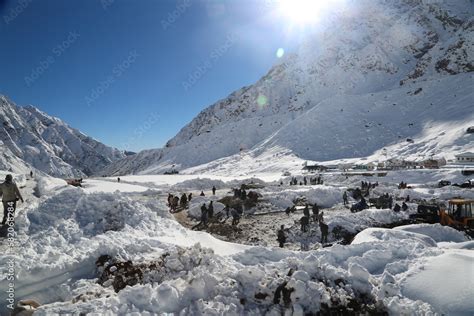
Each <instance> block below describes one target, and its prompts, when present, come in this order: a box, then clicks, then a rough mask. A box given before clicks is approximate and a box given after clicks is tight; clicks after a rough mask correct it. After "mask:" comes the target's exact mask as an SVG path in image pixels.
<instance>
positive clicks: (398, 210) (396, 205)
mask: <svg viewBox="0 0 474 316" xmlns="http://www.w3.org/2000/svg"><path fill="white" fill-rule="evenodd" d="M401 209H402V208H401V207H400V205H398V203H395V206H394V207H393V211H394V212H396V213H398V212H400V210H401Z"/></svg>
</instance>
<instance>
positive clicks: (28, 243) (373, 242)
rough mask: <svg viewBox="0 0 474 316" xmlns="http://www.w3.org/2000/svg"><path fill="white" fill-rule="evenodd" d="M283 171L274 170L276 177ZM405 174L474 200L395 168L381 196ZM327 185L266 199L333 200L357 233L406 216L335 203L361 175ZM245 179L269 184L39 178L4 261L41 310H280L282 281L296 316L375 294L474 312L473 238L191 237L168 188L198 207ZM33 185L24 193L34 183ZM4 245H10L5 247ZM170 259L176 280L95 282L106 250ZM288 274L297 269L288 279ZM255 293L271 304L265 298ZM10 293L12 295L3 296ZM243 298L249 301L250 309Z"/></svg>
mask: <svg viewBox="0 0 474 316" xmlns="http://www.w3.org/2000/svg"><path fill="white" fill-rule="evenodd" d="M280 176H281V175H280V174H267V176H266V179H267V180H276V179H280ZM405 178H408V179H410V181H413V182H414V183H420V185H418V186H417V187H416V188H414V189H413V190H412V191H410V193H411V194H413V195H416V194H419V195H420V196H423V197H428V196H431V197H433V196H437V197H442V196H444V195H446V196H447V195H449V194H451V195H455V194H463V195H468V194H472V193H470V191H469V190H462V189H458V188H443V189H438V188H436V186H435V184H436V183H437V181H439V180H440V179H443V178H450V179H451V180H456V181H461V180H463V179H464V177H462V176H460V175H459V173H455V172H451V171H450V170H447V169H446V170H436V171H429V170H426V171H412V172H409V173H408V172H405V171H400V172H393V173H390V174H389V175H388V176H387V178H385V179H378V180H379V181H380V187H379V190H386V191H388V192H392V193H394V194H397V195H400V196H403V194H404V192H401V191H399V190H396V189H394V188H395V183H396V182H397V181H400V180H399V179H405ZM325 179H326V181H327V185H325V186H311V187H309V186H308V187H301V186H296V187H290V186H284V187H280V186H279V181H278V180H277V181H275V182H273V183H272V182H267V183H264V184H265V188H263V189H261V193H262V194H263V195H264V196H265V195H266V196H267V197H268V198H269V199H270V198H271V197H272V195H274V197H273V199H270V201H272V202H273V203H275V207H276V208H278V209H279V210H280V211H281V210H282V209H283V206H284V205H285V203H288V202H285V201H291V199H292V198H294V197H296V196H298V195H307V196H308V198H309V200H310V201H318V200H321V201H322V200H324V199H326V202H325V203H327V206H326V207H331V209H330V210H325V213H326V217H325V218H326V221H327V223H328V224H329V226H330V228H333V227H335V226H336V225H339V226H343V227H345V228H346V229H347V230H348V231H358V230H359V229H360V228H362V229H363V228H364V227H370V225H373V224H375V223H379V224H383V223H390V222H394V221H398V220H401V219H404V218H406V217H407V215H406V214H395V213H393V212H392V211H390V210H375V209H371V210H367V211H364V212H361V213H357V214H352V213H350V212H349V211H348V210H346V209H344V208H343V207H342V206H341V204H340V202H341V201H340V199H339V200H338V198H337V197H338V196H339V195H340V194H341V192H343V190H344V188H346V187H348V186H351V185H354V184H355V183H358V182H359V181H360V178H350V179H345V177H341V176H340V175H336V174H333V175H326V176H325ZM284 180H285V181H286V180H287V179H284ZM242 181H243V182H247V183H248V182H249V181H254V183H262V182H261V180H258V179H253V180H244V179H241V180H237V179H234V178H231V177H229V178H225V177H212V176H208V175H206V176H204V175H203V176H201V177H200V178H199V179H198V177H196V176H180V175H175V176H130V177H122V178H121V182H120V183H118V182H117V179H115V178H96V179H85V180H84V188H83V189H81V188H71V187H67V186H66V185H65V184H64V181H63V180H59V179H54V178H40V179H39V180H38V181H37V183H38V185H37V189H38V191H39V192H41V195H42V196H41V198H39V199H34V198H33V197H28V198H29V199H31V201H32V203H30V204H29V206H26V207H25V206H24V205H21V206H20V212H19V214H18V217H17V224H18V227H19V234H18V242H19V246H18V247H17V248H16V249H17V252H16V253H13V254H9V253H5V255H3V256H2V257H1V258H0V266H1V267H5V266H6V263H7V261H8V260H9V259H14V260H15V262H16V273H17V279H16V282H15V289H16V297H17V298H19V299H20V298H34V299H37V300H38V301H40V302H41V303H43V304H45V305H43V306H42V307H41V308H40V309H39V310H38V311H37V312H36V314H37V315H50V314H52V313H79V312H84V313H88V312H90V313H92V312H97V313H103V314H109V315H115V314H124V313H130V312H138V313H145V312H149V313H162V312H184V313H192V314H226V313H227V314H261V313H265V312H271V313H273V312H277V311H279V310H280V308H281V307H277V306H276V305H274V304H273V302H272V300H273V295H274V292H275V290H276V288H277V286H278V285H280V284H281V283H282V282H284V281H287V282H288V284H289V285H290V286H291V287H292V288H294V289H295V291H294V292H293V293H292V295H291V298H292V302H293V304H292V306H291V307H290V310H292V311H294V312H297V311H313V312H314V311H318V310H319V309H320V308H321V304H331V298H333V299H334V297H337V300H338V302H339V303H341V304H344V302H346V303H347V302H348V300H349V299H350V298H351V297H354V296H359V295H369V296H371V297H373V298H374V299H375V300H376V301H377V302H378V304H381V305H382V306H384V308H385V309H386V310H388V311H389V312H390V313H392V314H413V313H421V314H424V313H429V312H436V313H446V314H450V315H456V314H463V313H464V314H469V313H470V312H471V311H472V307H473V306H472V284H473V281H474V280H473V274H472V267H473V256H472V250H470V249H472V248H473V247H472V241H469V240H468V239H467V238H466V237H465V236H464V235H463V234H462V233H459V232H457V231H455V230H453V229H451V228H447V227H442V226H440V225H411V226H405V227H401V228H397V229H394V230H389V229H381V228H370V229H366V230H364V231H363V232H362V233H360V234H359V235H357V236H356V238H355V241H354V242H353V244H352V245H349V246H341V245H335V246H333V247H330V248H324V249H322V248H320V249H318V250H313V251H309V252H299V251H290V250H287V249H280V248H275V247H270V246H269V247H261V246H246V245H239V244H233V243H228V242H224V241H221V240H219V239H217V238H215V237H213V236H211V235H209V234H208V233H206V232H196V231H191V230H189V229H187V228H185V227H183V226H181V225H180V224H179V223H178V222H177V221H176V220H175V219H174V218H173V216H172V215H171V214H170V213H169V212H168V208H167V206H166V205H165V204H164V200H165V197H166V195H167V193H168V192H173V193H178V192H195V194H196V195H197V193H199V192H200V191H201V190H204V191H205V192H206V197H204V198H195V205H196V206H199V204H200V201H209V200H211V199H214V198H213V197H212V196H210V195H211V194H210V187H212V185H215V186H216V187H217V188H218V190H219V194H223V195H226V194H227V192H228V191H229V190H230V188H231V187H233V186H236V185H238V184H239V183H241V182H242ZM421 183H424V185H421ZM26 184H27V187H26V188H25V189H24V190H25V191H26V190H27V189H28V188H29V187H32V186H33V184H34V183H33V182H31V181H26ZM448 190H449V191H448ZM447 192H449V194H448V193H447ZM25 194H27V195H28V193H25ZM272 211H276V210H272ZM284 216H286V215H284V214H282V218H284ZM262 229H265V228H264V227H262ZM275 238H276V236H275V237H272V238H271V240H269V241H268V243H269V245H273V246H276V241H275ZM197 243H199V244H200V246H197V245H196V244H197ZM1 247H2V251H4V250H6V244H5V243H2V245H1ZM181 247H184V248H185V249H188V250H185V252H184V254H183V253H181V252H179V250H178V249H179V248H181ZM188 247H190V248H188ZM206 249H210V250H206ZM164 253H168V254H170V260H169V261H168V262H167V263H166V266H165V267H164V268H163V269H165V270H163V271H166V274H165V275H160V279H161V280H162V281H161V282H147V283H145V284H143V285H136V286H133V287H127V288H125V289H124V290H122V291H120V292H119V293H115V292H114V291H113V289H111V288H103V287H102V286H99V285H97V284H96V277H97V276H96V274H95V272H94V271H95V261H96V259H97V258H98V257H99V256H100V255H102V254H109V255H112V256H115V255H116V256H119V257H120V258H122V259H123V260H132V261H133V262H134V263H146V262H151V261H153V260H156V259H157V258H159V257H160V256H161V255H162V254H164ZM193 258H194V259H196V258H198V259H199V262H201V263H200V264H199V265H198V266H194V267H190V268H189V270H186V269H187V268H184V267H186V266H187V265H186V262H188V261H189V260H192V259H193ZM454 266H455V267H457V268H453V267H454ZM183 269H184V270H183ZM290 269H293V270H294V271H295V272H294V273H293V274H292V276H287V274H288V271H289V270H290ZM163 273H165V272H163ZM323 280H325V281H324V282H325V283H324V282H323ZM336 280H344V282H345V286H344V287H341V288H338V287H337V286H336V285H335V283H334V282H335V281H336ZM6 282H7V281H6V279H5V276H3V277H2V281H0V287H1V288H4V287H5V286H6ZM325 284H326V285H325ZM328 284H329V285H328ZM331 284H332V285H331ZM426 284H429V286H426ZM335 289H338V290H337V292H334V291H335ZM86 293H93V295H89V296H87V297H88V298H87V299H85V300H84V301H79V302H74V303H73V301H72V300H73V299H74V298H75V297H78V296H79V295H81V294H83V295H84V294H86ZM257 293H263V294H267V297H266V298H265V299H263V300H257V299H256V298H255V294H257ZM4 295H5V294H4V293H3V292H2V293H1V294H0V296H1V297H0V299H2V300H3V299H4ZM242 299H245V301H246V304H242V303H241V302H242ZM2 312H3V311H2Z"/></svg>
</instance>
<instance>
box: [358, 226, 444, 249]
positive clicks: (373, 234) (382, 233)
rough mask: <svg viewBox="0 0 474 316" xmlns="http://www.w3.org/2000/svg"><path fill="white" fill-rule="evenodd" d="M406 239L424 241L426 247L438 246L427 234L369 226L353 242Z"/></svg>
mask: <svg viewBox="0 0 474 316" xmlns="http://www.w3.org/2000/svg"><path fill="white" fill-rule="evenodd" d="M405 239H410V240H416V241H417V242H420V243H422V244H423V245H424V246H426V247H437V244H436V242H435V241H434V240H433V239H432V238H431V237H428V236H426V235H423V234H417V233H412V232H406V231H403V230H393V229H385V228H367V229H365V230H363V231H362V232H360V233H358V234H357V235H356V236H355V237H354V240H353V241H352V244H353V245H357V244H361V243H374V242H387V241H391V242H393V241H400V240H405Z"/></svg>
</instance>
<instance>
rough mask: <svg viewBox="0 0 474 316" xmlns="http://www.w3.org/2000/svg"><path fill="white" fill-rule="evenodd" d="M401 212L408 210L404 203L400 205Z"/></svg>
mask: <svg viewBox="0 0 474 316" xmlns="http://www.w3.org/2000/svg"><path fill="white" fill-rule="evenodd" d="M402 210H403V211H404V212H406V211H407V210H408V205H407V204H406V203H405V202H403V204H402Z"/></svg>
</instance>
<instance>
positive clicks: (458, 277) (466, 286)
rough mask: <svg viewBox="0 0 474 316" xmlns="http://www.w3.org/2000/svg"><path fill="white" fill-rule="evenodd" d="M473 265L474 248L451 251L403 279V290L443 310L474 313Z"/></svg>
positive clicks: (442, 311) (444, 312)
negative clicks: (471, 249)
mask: <svg viewBox="0 0 474 316" xmlns="http://www.w3.org/2000/svg"><path fill="white" fill-rule="evenodd" d="M473 267H474V253H473V252H472V251H467V250H465V251H457V252H454V253H451V252H447V253H445V254H442V255H440V256H437V257H434V258H432V259H430V260H428V261H427V262H426V263H424V264H422V265H421V266H420V267H419V268H418V269H414V271H411V273H409V274H408V275H407V277H406V278H405V279H404V280H403V281H402V283H401V293H402V295H404V296H406V297H409V298H411V299H413V300H422V301H424V302H427V303H429V304H431V305H432V306H433V307H435V308H436V309H437V310H438V311H439V312H440V313H443V314H447V315H472V311H474V300H473V299H472V296H473V294H474V275H473ZM420 289H430V290H429V291H420Z"/></svg>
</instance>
